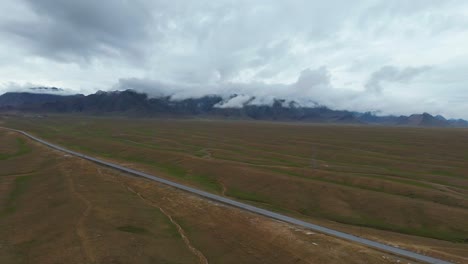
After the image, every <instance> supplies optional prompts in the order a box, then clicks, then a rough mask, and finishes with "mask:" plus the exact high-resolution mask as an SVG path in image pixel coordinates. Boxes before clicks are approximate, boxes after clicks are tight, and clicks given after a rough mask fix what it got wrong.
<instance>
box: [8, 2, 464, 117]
mask: <svg viewBox="0 0 468 264" xmlns="http://www.w3.org/2000/svg"><path fill="white" fill-rule="evenodd" d="M0 8H1V9H2V10H4V12H3V13H4V15H2V17H1V18H0V40H1V41H0V73H1V74H0V93H1V92H5V91H9V90H12V89H13V88H14V87H26V89H27V88H28V87H30V86H31V87H32V84H34V86H49V87H62V88H64V89H65V91H64V92H70V93H76V92H78V93H84V94H89V93H93V92H95V91H97V90H112V89H116V88H117V89H127V88H132V89H135V90H138V91H144V92H147V93H148V94H150V95H152V96H158V95H171V96H172V97H173V98H174V99H177V98H180V99H182V98H187V97H197V96H198V97H200V96H203V95H206V94H221V95H223V96H230V95H232V94H234V93H235V94H242V95H245V96H246V97H247V96H255V97H256V98H255V100H256V102H255V103H258V104H262V103H263V104H268V103H271V102H272V101H273V98H286V99H294V100H297V101H302V102H303V103H304V104H306V103H318V104H324V105H327V106H329V107H332V108H335V109H349V110H358V111H368V110H372V111H381V112H383V113H386V114H409V113H415V112H424V111H425V112H431V113H434V114H443V115H445V116H448V117H463V118H468V106H467V105H466V103H465V102H466V100H468V87H467V83H468V75H466V72H467V71H468V48H466V47H468V3H467V2H466V1H462V0H458V1H452V0H448V1H428V0H415V1H403V0H397V1H382V0H362V1H337V0H336V1H335V0H332V1H326V2H324V1H305V0H293V1H266V0H265V1H262V0H261V1H255V2H252V1H235V2H232V1H227V0H220V1H207V0H201V1H189V0H174V1H149V0H133V1H128V0H123V1H111V0H103V1H91V0H83V1H72V0H65V1H54V0H40V1H33V0H5V1H2V2H1V3H0ZM237 100H240V99H237ZM232 103H233V104H234V103H235V102H232Z"/></svg>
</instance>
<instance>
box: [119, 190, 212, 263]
mask: <svg viewBox="0 0 468 264" xmlns="http://www.w3.org/2000/svg"><path fill="white" fill-rule="evenodd" d="M126 187H127V190H129V191H130V192H132V193H134V194H136V195H137V196H138V197H140V199H141V200H142V201H143V202H144V203H146V204H148V205H149V206H152V207H155V208H158V209H159V211H161V213H163V214H164V215H165V216H166V217H167V218H168V219H169V221H171V223H172V224H173V225H174V226H175V227H176V229H177V232H178V233H179V235H180V237H181V238H182V240H183V241H184V243H185V245H186V246H187V248H188V249H189V250H190V252H192V254H194V255H195V256H196V257H197V258H198V259H199V261H200V264H208V259H207V258H206V257H205V255H203V253H202V252H201V251H200V250H198V249H197V248H195V247H194V246H193V245H192V243H191V242H190V240H189V239H188V237H187V235H186V234H185V231H184V229H183V228H182V227H181V226H180V225H179V224H178V223H177V222H176V221H175V220H174V219H173V218H172V216H171V215H170V214H168V213H167V212H166V211H165V210H164V209H162V207H160V206H158V205H157V204H156V203H155V202H153V201H151V200H149V199H147V198H145V197H143V195H141V194H140V193H139V192H137V191H135V190H133V189H132V188H130V187H129V186H126Z"/></svg>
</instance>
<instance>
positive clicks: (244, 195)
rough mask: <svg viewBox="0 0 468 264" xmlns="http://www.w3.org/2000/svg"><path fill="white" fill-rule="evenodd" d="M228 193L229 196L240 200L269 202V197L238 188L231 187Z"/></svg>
mask: <svg viewBox="0 0 468 264" xmlns="http://www.w3.org/2000/svg"><path fill="white" fill-rule="evenodd" d="M226 194H227V195H228V196H231V197H234V198H237V199H240V200H246V201H251V202H257V203H268V199H266V198H264V197H262V196H261V195H259V194H257V193H253V192H246V191H241V190H238V189H233V188H231V189H229V190H228V192H227V193H226Z"/></svg>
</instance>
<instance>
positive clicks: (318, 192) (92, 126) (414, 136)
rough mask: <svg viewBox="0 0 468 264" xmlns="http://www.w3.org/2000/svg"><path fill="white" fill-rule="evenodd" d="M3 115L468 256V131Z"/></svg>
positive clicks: (59, 137) (229, 191)
mask: <svg viewBox="0 0 468 264" xmlns="http://www.w3.org/2000/svg"><path fill="white" fill-rule="evenodd" d="M3 122H4V124H3V126H8V127H12V128H17V129H22V130H25V131H27V132H30V133H32V134H34V135H36V136H39V137H41V138H44V139H46V140H48V141H50V142H53V143H57V144H59V145H62V146H65V147H67V148H69V149H72V150H77V151H80V152H83V153H87V154H90V155H93V156H96V157H100V158H103V159H107V160H112V161H115V162H118V163H120V164H123V165H125V166H128V167H133V168H138V169H141V170H143V171H147V172H150V173H153V174H156V175H158V176H162V177H167V178H169V179H172V180H175V181H179V182H182V183H185V184H188V185H191V186H195V187H197V188H200V189H204V190H206V191H210V192H213V193H217V194H220V195H225V196H228V197H231V198H234V199H238V200H241V201H244V202H248V203H251V204H254V205H256V206H260V207H264V208H268V209H271V210H274V211H278V212H281V213H284V214H288V215H292V216H294V217H297V218H302V219H304V220H306V221H310V222H313V223H317V224H321V225H324V226H328V227H332V228H335V229H339V230H342V231H345V232H349V233H353V234H355V235H359V236H363V237H367V238H371V239H374V240H378V241H382V242H385V243H389V244H392V245H397V246H400V247H403V248H408V249H410V250H414V251H418V252H423V253H426V254H430V255H432V256H435V257H439V258H443V259H447V260H452V261H458V262H466V261H467V257H468V253H467V252H468V245H467V239H468V176H467V175H468V130H463V129H428V128H402V127H398V128H396V127H368V126H337V125H311V124H285V123H268V122H260V123H254V122H246V121H209V120H162V119H137V120H132V119H127V118H96V117H93V118H91V117H76V116H55V117H45V118H37V117H36V118H35V117H21V118H20V117H15V118H12V117H6V118H3ZM18 144H19V143H18ZM70 170H73V169H70ZM76 173H79V172H78V171H76ZM90 180H92V179H90ZM231 222H232V221H231ZM257 226H260V225H257ZM124 227H125V226H124Z"/></svg>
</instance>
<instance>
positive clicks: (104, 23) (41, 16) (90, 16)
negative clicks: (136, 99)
mask: <svg viewBox="0 0 468 264" xmlns="http://www.w3.org/2000/svg"><path fill="white" fill-rule="evenodd" d="M25 4H26V5H27V6H28V7H29V8H30V11H31V13H32V14H31V16H30V17H29V18H28V19H25V20H20V19H15V20H13V21H6V22H5V23H3V25H2V30H4V31H6V32H8V33H11V35H12V36H13V37H18V38H19V40H20V41H21V42H22V43H23V44H25V45H26V46H27V48H28V49H30V50H31V52H33V53H34V54H37V55H39V56H43V57H46V58H51V59H56V60H63V61H67V62H76V61H80V60H89V59H93V58H94V57H100V56H103V55H104V56H132V57H136V58H138V57H140V56H141V55H142V54H140V48H141V47H140V45H141V43H142V42H143V41H145V40H148V35H149V34H148V32H147V31H148V28H147V26H148V25H150V23H149V22H150V21H149V20H150V19H151V13H150V11H149V10H148V9H147V8H146V6H145V4H144V3H142V2H141V1H138V0H137V1H112V0H100V1H93V0H80V1H74V0H63V1H57V0H38V1H35V0H27V1H25Z"/></svg>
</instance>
